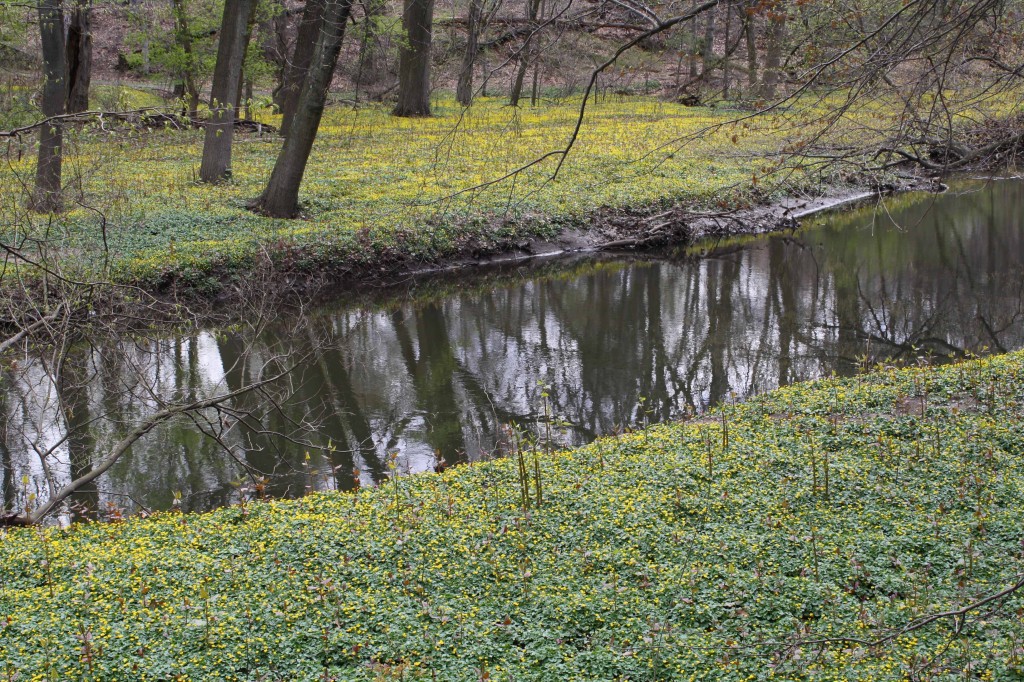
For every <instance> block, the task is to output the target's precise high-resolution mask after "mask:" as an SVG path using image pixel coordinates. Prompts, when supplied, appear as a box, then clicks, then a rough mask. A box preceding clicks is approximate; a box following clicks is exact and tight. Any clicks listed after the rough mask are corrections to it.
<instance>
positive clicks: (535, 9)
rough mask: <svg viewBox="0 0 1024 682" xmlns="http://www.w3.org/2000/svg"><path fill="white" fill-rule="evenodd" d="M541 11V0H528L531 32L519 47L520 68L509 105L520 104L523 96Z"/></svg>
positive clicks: (527, 17) (528, 18) (527, 6)
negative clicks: (538, 16) (538, 15)
mask: <svg viewBox="0 0 1024 682" xmlns="http://www.w3.org/2000/svg"><path fill="white" fill-rule="evenodd" d="M539 12H540V0H527V3H526V20H527V21H528V22H529V30H530V32H529V33H527V34H526V40H524V41H523V45H522V47H520V48H519V70H518V71H516V79H515V80H514V81H513V82H512V90H511V92H509V96H508V105H509V106H510V107H517V106H519V99H520V98H521V97H522V96H523V81H524V80H525V78H526V70H527V69H528V68H529V67H530V49H531V47H532V45H533V38H534V34H535V33H536V32H537V14H538V13H539Z"/></svg>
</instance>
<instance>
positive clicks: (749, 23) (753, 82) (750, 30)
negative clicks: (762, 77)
mask: <svg viewBox="0 0 1024 682" xmlns="http://www.w3.org/2000/svg"><path fill="white" fill-rule="evenodd" d="M743 35H744V36H745V37H746V39H747V89H748V90H749V91H750V92H751V93H756V92H757V25H756V23H755V19H754V12H753V8H752V7H747V8H746V11H744V12H743Z"/></svg>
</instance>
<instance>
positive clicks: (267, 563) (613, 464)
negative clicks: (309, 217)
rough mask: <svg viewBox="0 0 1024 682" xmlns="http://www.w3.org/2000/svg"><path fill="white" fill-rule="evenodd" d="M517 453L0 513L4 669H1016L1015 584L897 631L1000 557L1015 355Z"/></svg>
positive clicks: (264, 672) (1022, 362)
mask: <svg viewBox="0 0 1024 682" xmlns="http://www.w3.org/2000/svg"><path fill="white" fill-rule="evenodd" d="M541 450H542V452H540V453H537V454H534V453H533V452H530V453H526V455H525V456H526V458H527V461H528V463H529V467H530V469H529V471H527V472H526V473H524V471H523V465H522V463H521V462H520V461H517V458H512V459H504V460H496V461H490V462H485V463H481V464H479V465H472V466H464V467H458V468H455V469H452V470H449V471H447V472H445V473H444V474H440V475H436V474H424V475H417V476H412V477H407V478H400V479H396V480H395V481H394V482H393V483H389V484H388V485H386V486H382V487H381V488H379V489H365V490H360V491H357V492H356V493H325V494H316V495H312V496H310V497H307V498H304V499H301V500H294V501H275V502H251V503H248V504H246V505H244V506H239V507H232V508H226V509H222V510H219V511H215V512H212V513H208V514H201V515H179V514H173V513H167V514H160V515H157V516H154V517H152V518H149V519H131V520H128V521H125V522H121V523H112V524H81V525H76V526H74V527H72V528H70V529H66V530H61V529H55V528H47V529H20V530H10V531H6V532H5V533H3V534H2V535H0V569H2V570H0V576H2V577H0V678H2V679H18V680H27V679H41V680H42V679H61V680H64V679H87V680H92V679H95V680H101V679H102V680H210V679H219V680H286V679H287V680H294V679H303V680H331V679H337V680H396V679H404V680H459V681H464V680H483V679H487V680H514V681H516V682H519V681H523V680H552V681H554V680H558V681H562V680H694V679H700V680H768V679H785V680H797V679H799V680H810V679H815V680H903V679H908V678H912V679H931V680H952V679H987V680H1008V679H1019V677H1020V675H1022V674H1024V667H1022V666H1024V663H1022V659H1021V656H1022V652H1021V648H1020V647H1021V642H1024V624H1022V621H1021V618H1020V616H1019V614H1020V613H1021V609H1022V608H1024V594H1022V593H1019V592H1015V593H1012V594H1010V595H1009V596H1007V597H1006V598H1004V599H1001V600H997V601H995V602H992V603H989V604H987V605H986V607H985V608H983V609H978V610H975V611H971V612H969V613H968V616H967V617H966V618H964V619H962V620H959V621H953V620H952V619H949V618H944V619H939V620H937V621H935V622H934V623H932V624H930V625H928V626H925V627H921V628H919V629H916V630H913V631H909V632H904V634H902V635H900V634H898V633H899V632H900V630H901V628H903V627H904V626H905V625H906V624H908V623H911V622H914V621H915V619H918V618H921V617H923V616H926V615H928V614H933V613H938V612H942V611H946V610H949V609H956V608H960V607H963V606H965V605H967V604H969V603H971V602H973V601H975V600H977V599H979V598H981V597H983V596H985V595H990V594H994V593H996V592H998V591H999V590H1001V589H1003V588H1004V587H1006V586H1008V585H1012V584H1014V583H1015V582H1016V581H1017V580H1018V579H1019V577H1020V574H1021V566H1022V561H1024V557H1022V549H1021V547H1022V530H1021V529H1022V527H1024V457H1022V455H1024V354H1021V353H1016V354H1009V355H1004V356H997V357H993V358H988V359H984V360H974V361H970V362H965V363H961V364H956V365H951V366H946V367H942V368H938V369H936V368H927V367H921V368H915V369H905V370H883V371H879V372H876V373H873V374H868V375H864V376H860V377H856V378H853V379H848V380H824V381H818V382H813V383H806V384H799V385H795V386H792V387H789V388H785V389H781V390H778V391H775V392H772V393H769V394H766V395H764V396H761V397H759V398H757V399H754V400H752V401H750V402H748V403H744V404H738V405H729V406H726V407H724V408H722V410H721V411H719V412H718V413H716V414H713V415H712V416H710V417H709V418H707V419H704V420H701V421H699V422H693V423H676V424H666V425H661V426H655V427H652V428H649V429H647V430H644V431H641V432H637V433H631V434H627V435H623V436H620V437H618V438H605V439H602V440H599V441H597V442H595V443H594V444H592V445H589V446H586V447H583V448H580V449H576V450H572V451H568V452H562V453H554V454H547V453H545V452H543V448H541ZM535 458H536V461H537V462H538V464H537V465H536V469H534V464H533V462H534V460H535ZM538 485H540V486H542V489H543V494H542V495H540V494H535V495H534V496H533V499H532V502H531V503H530V504H527V503H525V502H524V487H525V488H526V489H527V493H529V492H530V491H531V490H532V491H533V493H538V492H539V491H537V490H536V487H537V486H538ZM531 486H532V487H531ZM526 496H527V497H528V496H529V495H526ZM886 633H894V637H893V639H892V640H891V641H888V642H886V643H885V644H884V645H879V646H872V645H870V644H869V643H865V642H857V641H853V640H851V639H837V640H836V641H833V642H831V643H828V644H824V645H812V644H803V645H801V644H800V642H802V641H803V642H806V641H807V640H816V639H820V638H841V637H852V638H858V639H861V640H871V639H873V638H875V637H878V636H880V635H882V634H886ZM914 675H916V677H914Z"/></svg>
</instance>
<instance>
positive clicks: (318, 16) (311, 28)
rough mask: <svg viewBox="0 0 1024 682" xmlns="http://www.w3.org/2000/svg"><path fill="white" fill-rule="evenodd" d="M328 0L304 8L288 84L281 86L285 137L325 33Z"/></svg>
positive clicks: (286, 74)
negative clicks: (318, 43) (321, 31)
mask: <svg viewBox="0 0 1024 682" xmlns="http://www.w3.org/2000/svg"><path fill="white" fill-rule="evenodd" d="M326 2H327V0H306V8H305V9H304V10H303V11H302V19H301V20H300V21H299V31H298V34H297V35H296V36H295V50H294V51H293V52H292V60H291V62H289V63H288V66H286V67H285V70H284V84H283V85H282V87H281V95H280V97H281V135H284V136H287V135H288V131H289V130H290V129H291V125H292V119H293V118H294V116H295V111H296V110H297V109H298V106H299V95H300V94H301V92H302V87H303V82H304V81H305V80H306V73H307V72H308V71H309V66H310V64H311V63H312V60H313V51H314V49H315V47H316V44H317V41H318V40H319V36H320V35H321V33H320V29H321V27H322V26H323V20H324V13H325V8H326ZM342 30H344V29H342ZM331 75H332V76H333V75H334V74H333V73H332V74H331ZM328 85H330V83H328Z"/></svg>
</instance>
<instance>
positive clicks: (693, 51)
mask: <svg viewBox="0 0 1024 682" xmlns="http://www.w3.org/2000/svg"><path fill="white" fill-rule="evenodd" d="M689 47H690V55H689V57H690V58H689V60H688V63H687V69H688V70H689V72H690V80H696V78H697V19H696V18H693V19H690V46H689Z"/></svg>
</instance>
